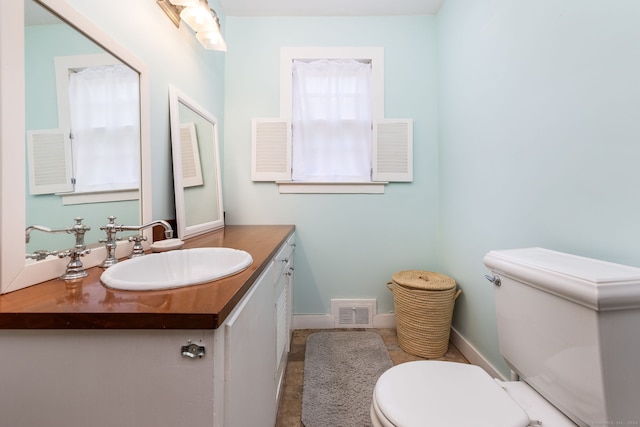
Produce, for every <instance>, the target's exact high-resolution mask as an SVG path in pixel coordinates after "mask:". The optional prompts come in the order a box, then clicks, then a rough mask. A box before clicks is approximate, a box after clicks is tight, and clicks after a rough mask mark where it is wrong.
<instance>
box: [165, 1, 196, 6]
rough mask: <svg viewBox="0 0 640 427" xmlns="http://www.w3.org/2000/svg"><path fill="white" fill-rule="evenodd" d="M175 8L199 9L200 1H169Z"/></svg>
mask: <svg viewBox="0 0 640 427" xmlns="http://www.w3.org/2000/svg"><path fill="white" fill-rule="evenodd" d="M169 2H170V3H171V4H172V5H174V6H185V7H197V6H198V5H199V4H200V0H169Z"/></svg>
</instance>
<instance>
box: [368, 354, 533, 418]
mask: <svg viewBox="0 0 640 427" xmlns="http://www.w3.org/2000/svg"><path fill="white" fill-rule="evenodd" d="M374 398H375V400H376V403H377V405H378V407H379V408H380V411H381V412H382V413H383V414H384V416H385V417H386V418H387V419H388V420H389V421H390V422H391V423H393V424H394V425H396V426H456V427H496V426H501V427H525V426H527V425H529V417H528V416H527V414H526V413H525V411H524V410H523V409H522V408H521V407H520V406H519V405H518V404H517V403H516V402H515V401H514V400H513V399H511V398H510V397H509V395H508V394H507V393H506V391H505V390H504V389H503V388H502V387H500V385H499V384H498V383H496V381H495V380H494V379H493V378H491V376H489V374H487V373H486V372H485V371H484V370H483V369H482V368H480V367H478V366H475V365H467V364H463V363H455V362H444V361H435V360H422V361H416V362H407V363H402V364H400V365H396V366H394V367H393V368H391V369H389V370H387V371H386V372H385V373H384V374H382V376H380V378H379V379H378V382H377V383H376V386H375V390H374Z"/></svg>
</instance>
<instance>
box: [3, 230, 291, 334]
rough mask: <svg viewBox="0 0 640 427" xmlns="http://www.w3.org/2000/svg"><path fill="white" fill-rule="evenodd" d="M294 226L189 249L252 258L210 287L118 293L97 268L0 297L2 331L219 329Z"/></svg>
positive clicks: (241, 233)
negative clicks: (229, 251)
mask: <svg viewBox="0 0 640 427" xmlns="http://www.w3.org/2000/svg"><path fill="white" fill-rule="evenodd" d="M293 231H294V226H293V225H235V226H231V225H228V226H226V227H225V228H222V229H220V230H216V231H213V232H210V233H207V234H203V235H200V236H196V237H193V238H190V239H188V240H186V243H185V246H184V248H197V247H229V248H235V249H242V250H245V251H247V252H249V253H250V254H251V256H252V257H253V264H251V265H250V266H249V268H247V269H246V270H244V271H242V272H240V273H238V274H236V275H233V276H230V277H227V278H224V279H220V280H217V281H215V282H211V283H205V284H202V285H195V286H189V287H185V288H180V289H172V290H164V291H139V292H134V291H118V290H113V289H109V288H106V287H105V286H104V285H102V283H101V282H100V274H102V271H103V269H101V268H99V267H93V268H90V269H88V270H87V272H88V273H89V275H88V276H87V277H85V278H84V279H82V280H81V281H80V282H78V283H76V284H67V283H65V282H64V281H62V280H59V279H54V280H49V281H47V282H44V283H40V284H38V285H34V286H30V287H28V288H25V289H21V290H18V291H15V292H11V293H8V294H5V295H0V329H215V328H217V327H218V326H220V325H221V324H222V322H223V321H224V320H225V319H226V317H227V316H228V315H229V313H230V312H231V310H233V308H234V307H235V306H236V304H237V303H238V302H239V301H240V299H242V297H243V296H244V294H245V293H246V292H247V291H248V290H249V288H250V287H251V285H252V284H253V283H254V282H255V281H256V279H257V278H258V277H259V276H260V273H262V271H263V270H264V269H265V267H266V266H267V265H268V261H269V260H271V259H272V258H273V257H274V256H275V254H276V251H277V250H278V249H279V248H280V246H282V244H283V243H284V242H285V241H286V239H287V238H288V237H289V236H290V235H291V234H292V233H293Z"/></svg>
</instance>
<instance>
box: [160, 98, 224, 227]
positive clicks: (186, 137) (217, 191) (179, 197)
mask: <svg viewBox="0 0 640 427" xmlns="http://www.w3.org/2000/svg"><path fill="white" fill-rule="evenodd" d="M169 113H170V119H171V155H172V158H173V183H174V191H175V203H176V223H177V228H178V236H179V237H180V238H181V239H186V238H189V237H193V236H196V235H198V234H202V233H205V232H207V231H211V230H215V229H218V228H222V227H224V209H223V205H222V185H221V184H222V181H221V173H220V153H219V147H218V122H217V120H216V118H215V117H214V116H213V115H211V113H209V112H208V111H206V110H205V109H204V108H203V107H201V106H200V105H198V104H197V103H196V102H195V101H193V100H192V99H190V98H189V97H188V96H186V95H185V94H184V93H182V92H181V91H180V90H179V89H178V88H176V87H175V86H170V87H169Z"/></svg>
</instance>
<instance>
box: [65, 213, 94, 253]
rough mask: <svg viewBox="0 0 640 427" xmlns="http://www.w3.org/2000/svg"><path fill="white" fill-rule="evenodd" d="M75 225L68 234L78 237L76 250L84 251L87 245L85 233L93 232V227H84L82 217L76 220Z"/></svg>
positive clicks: (69, 229)
mask: <svg viewBox="0 0 640 427" xmlns="http://www.w3.org/2000/svg"><path fill="white" fill-rule="evenodd" d="M75 222H76V223H75V224H74V225H72V226H71V227H69V228H68V230H67V232H68V233H73V234H75V235H76V246H75V248H76V249H79V250H84V249H85V248H86V247H87V245H86V244H85V243H84V233H86V232H87V231H89V230H91V227H89V226H88V225H84V224H83V223H82V217H80V216H78V217H76V218H75Z"/></svg>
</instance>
